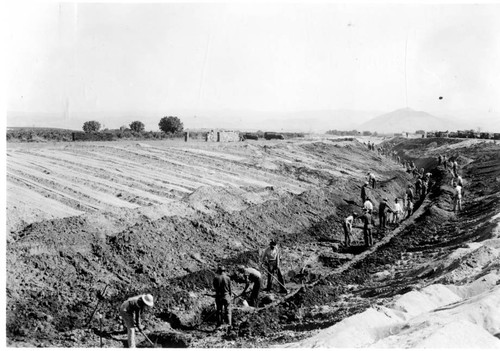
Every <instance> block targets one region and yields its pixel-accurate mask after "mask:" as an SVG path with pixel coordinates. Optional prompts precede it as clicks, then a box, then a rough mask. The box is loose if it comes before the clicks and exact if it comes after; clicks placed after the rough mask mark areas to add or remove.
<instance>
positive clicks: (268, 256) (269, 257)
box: [262, 246, 280, 263]
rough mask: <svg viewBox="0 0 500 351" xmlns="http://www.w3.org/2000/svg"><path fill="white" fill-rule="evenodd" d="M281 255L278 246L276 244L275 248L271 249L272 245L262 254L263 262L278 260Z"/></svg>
mask: <svg viewBox="0 0 500 351" xmlns="http://www.w3.org/2000/svg"><path fill="white" fill-rule="evenodd" d="M279 257H280V253H279V250H278V246H275V247H274V249H271V247H270V246H269V247H267V249H266V250H265V251H264V254H263V255H262V262H265V263H267V262H269V261H276V260H278V259H279Z"/></svg>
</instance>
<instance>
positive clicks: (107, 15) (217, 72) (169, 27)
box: [6, 2, 500, 130]
mask: <svg viewBox="0 0 500 351" xmlns="http://www.w3.org/2000/svg"><path fill="white" fill-rule="evenodd" d="M7 17H8V18H7V21H8V22H7V33H6V37H7V45H8V50H7V51H8V55H7V104H6V105H7V107H6V109H7V126H8V127H10V126H32V125H33V126H37V127H42V126H48V127H61V128H75V129H81V126H82V124H83V122H84V121H87V120H92V119H94V120H98V121H100V122H101V124H103V125H104V126H105V127H109V128H118V127H120V126H121V125H127V124H129V123H130V122H132V121H133V120H142V121H143V122H144V123H145V124H146V129H148V130H158V121H159V119H160V118H161V117H163V116H168V115H177V116H179V117H180V118H181V120H182V119H183V118H186V121H188V123H187V124H188V125H187V127H192V126H194V124H195V120H194V119H193V117H194V116H195V115H198V117H199V118H202V117H203V116H207V117H208V116H211V118H212V119H211V120H210V121H211V123H217V116H220V118H221V119H223V118H226V119H227V118H236V119H237V118H240V120H241V118H242V117H241V116H244V118H245V121H246V122H247V123H250V122H251V121H252V119H255V121H256V122H259V123H260V122H262V120H263V119H266V118H270V116H273V118H276V119H280V118H282V119H283V123H284V124H286V118H287V117H286V116H287V114H293V113H297V112H300V111H330V110H354V111H376V112H374V114H375V113H387V112H390V111H392V110H395V109H399V108H404V107H410V108H413V109H416V110H423V111H427V112H430V113H436V114H438V115H439V114H441V115H448V116H449V115H453V114H454V113H455V112H457V111H460V113H462V115H461V116H465V117H463V118H472V116H473V114H477V113H478V111H479V112H480V113H483V114H488V113H489V114H491V115H495V114H498V113H500V99H499V98H498V97H499V96H500V79H499V77H500V4H494V3H492V4H488V3H480V4H477V5H474V4H468V3H460V4H459V3H456V4H452V3H445V4H441V5H432V4H426V3H417V4H412V5H410V4H394V3H392V4H387V3H368V4H360V3H354V4H341V3H333V2H319V3H311V4H310V3H305V2H302V3H290V2H279V3H278V2H274V3H262V2H259V3H241V2H238V3H234V4H232V3H228V2H226V3H187V2H182V3H171V2H169V3H150V4H138V3H135V4H134V3H107V4H98V3H68V2H65V3H56V2H48V3H40V2H36V3H25V2H21V3H20V4H18V3H11V4H9V6H8V16H7ZM439 97H442V99H439ZM464 111H465V115H464ZM467 111H471V112H470V114H469V115H467ZM231 116H232V117H231ZM238 116H239V117H238ZM374 117H375V116H374ZM185 127H186V123H185Z"/></svg>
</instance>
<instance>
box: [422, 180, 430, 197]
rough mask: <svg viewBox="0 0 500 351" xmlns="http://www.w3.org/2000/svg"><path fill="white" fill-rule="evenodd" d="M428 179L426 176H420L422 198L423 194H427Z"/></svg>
mask: <svg viewBox="0 0 500 351" xmlns="http://www.w3.org/2000/svg"><path fill="white" fill-rule="evenodd" d="M428 184H429V183H428V181H427V178H426V177H423V178H422V198H425V195H427V190H428Z"/></svg>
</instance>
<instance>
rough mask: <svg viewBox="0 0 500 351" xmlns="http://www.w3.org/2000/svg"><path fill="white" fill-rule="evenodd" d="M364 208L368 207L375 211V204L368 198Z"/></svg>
mask: <svg viewBox="0 0 500 351" xmlns="http://www.w3.org/2000/svg"><path fill="white" fill-rule="evenodd" d="M363 208H366V209H367V210H370V211H373V204H372V202H371V201H370V200H366V201H365V203H364V204H363Z"/></svg>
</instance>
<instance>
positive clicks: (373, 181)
mask: <svg viewBox="0 0 500 351" xmlns="http://www.w3.org/2000/svg"><path fill="white" fill-rule="evenodd" d="M371 183H372V189H375V178H373V179H372V180H371Z"/></svg>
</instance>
